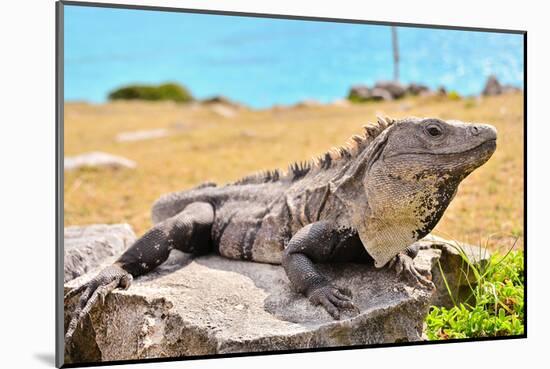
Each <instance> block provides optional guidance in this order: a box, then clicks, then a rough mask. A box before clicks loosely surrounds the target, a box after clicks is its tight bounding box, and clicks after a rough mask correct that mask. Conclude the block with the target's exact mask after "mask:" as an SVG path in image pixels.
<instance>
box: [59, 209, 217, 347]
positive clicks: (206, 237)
mask: <svg viewBox="0 0 550 369" xmlns="http://www.w3.org/2000/svg"><path fill="white" fill-rule="evenodd" d="M213 221H214V209H213V207H212V205H210V204H208V203H205V202H196V203H192V204H190V205H188V206H187V207H185V209H184V210H183V211H181V212H180V213H179V214H177V215H175V216H173V217H171V218H168V219H166V220H164V221H162V222H160V223H158V224H156V225H155V226H154V227H153V228H151V229H150V230H149V231H147V232H146V233H145V234H144V235H143V236H142V237H141V238H139V239H138V240H137V241H136V242H135V243H134V244H133V245H132V246H130V248H128V249H127V250H126V251H125V252H124V253H123V254H122V255H121V256H120V257H119V258H118V260H117V261H116V262H115V263H114V264H113V265H111V266H109V267H107V268H105V269H103V270H102V271H101V272H99V274H97V275H96V276H95V277H94V278H92V279H91V280H90V281H89V282H87V283H84V284H83V285H81V286H79V287H77V288H75V289H73V290H71V291H69V292H68V293H67V295H65V300H67V299H68V298H71V297H73V296H75V295H77V294H79V293H81V292H82V295H81V296H80V300H79V301H78V304H77V306H76V309H75V311H74V313H73V316H72V319H71V321H70V323H69V326H68V329H67V333H66V334H65V340H66V342H67V343H68V342H69V341H70V339H71V337H72V335H73V333H74V331H75V330H76V328H77V326H78V323H79V322H80V321H81V320H82V318H84V316H85V315H86V314H88V313H89V312H90V310H91V309H92V307H93V305H94V304H95V303H96V301H97V299H98V298H99V297H101V298H102V299H103V298H104V297H105V296H106V295H107V294H108V293H109V292H111V291H112V290H114V289H115V288H125V289H126V288H128V287H130V284H131V282H132V280H133V278H134V277H137V276H139V275H142V274H146V273H148V272H150V271H151V270H153V269H155V268H156V267H157V266H159V265H160V264H162V263H163V262H164V261H165V260H166V259H167V258H168V255H169V254H170V251H171V250H172V249H174V248H176V249H179V250H181V251H184V252H189V253H193V254H204V253H207V252H208V251H210V249H211V228H212V223H213Z"/></svg>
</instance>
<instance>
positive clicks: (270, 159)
mask: <svg viewBox="0 0 550 369" xmlns="http://www.w3.org/2000/svg"><path fill="white" fill-rule="evenodd" d="M225 110H227V108H225ZM225 110H224V111H220V109H219V108H215V107H212V106H204V105H178V104H175V103H168V102H162V103H150V102H116V103H107V104H101V105H91V104H86V103H67V104H66V105H65V132H64V135H65V156H71V155H76V154H81V153H85V152H89V151H104V152H107V153H111V154H115V155H120V156H124V157H126V158H128V159H131V160H134V161H135V162H136V163H137V168H136V169H118V170H116V169H92V168H86V169H80V170H76V171H71V172H65V183H64V190H65V219H64V222H65V225H66V226H67V225H77V224H78V225H84V224H91V223H121V222H127V223H130V224H131V225H132V226H133V227H134V230H135V231H136V233H137V234H142V233H143V232H145V231H146V230H147V229H148V228H149V227H150V226H151V220H150V208H151V204H152V203H153V201H154V200H155V199H157V198H158V197H159V196H160V195H162V194H164V193H167V192H172V191H177V190H183V189H186V188H189V187H192V186H195V185H197V184H199V183H201V182H203V181H206V180H212V181H215V182H218V183H225V182H229V181H234V180H236V179H239V178H240V177H242V176H244V175H247V174H250V173H251V172H255V171H259V170H262V169H274V168H286V166H287V164H288V163H290V162H292V161H295V160H304V159H309V158H311V157H312V156H314V155H318V154H321V153H323V152H325V151H326V150H327V149H329V148H331V147H332V146H338V145H341V144H343V143H344V142H345V141H346V140H347V139H348V138H349V137H350V136H351V135H353V134H354V133H360V132H361V131H362V128H361V126H362V125H364V124H366V123H368V122H369V121H374V120H375V119H376V115H387V116H390V117H392V118H402V117H406V116H410V115H414V116H430V117H439V118H443V119H460V120H465V121H475V122H485V123H490V124H493V125H494V126H496V127H497V129H498V131H499V138H498V148H497V151H496V153H495V154H494V156H493V157H492V158H491V160H490V161H489V162H488V163H487V164H485V165H484V166H483V167H481V168H480V169H478V170H477V171H476V172H474V173H473V174H472V175H471V176H470V177H468V178H467V179H466V180H465V181H464V182H463V184H462V185H461V187H460V189H459V192H458V194H457V196H456V198H455V200H454V202H453V203H452V204H451V206H450V207H449V209H448V210H447V212H446V213H445V215H444V217H443V219H442V220H441V222H440V223H439V225H438V226H437V228H436V229H435V231H434V233H435V234H438V235H441V236H443V237H446V238H449V239H456V240H461V241H466V242H469V243H473V244H477V243H479V242H480V241H481V242H482V243H485V242H486V241H487V240H488V239H490V241H489V246H490V247H491V248H492V249H495V248H497V249H502V248H504V249H506V248H507V247H509V246H510V245H511V244H512V243H513V240H514V239H515V238H518V240H519V241H518V246H519V247H522V245H523V207H524V203H523V191H524V183H523V162H524V157H523V95H521V94H509V95H501V96H496V97H487V98H476V99H451V98H448V97H424V98H407V99H405V100H399V101H392V102H380V103H366V104H353V105H351V106H337V105H323V106H302V107H285V108H273V109H268V110H248V109H240V110H234V111H232V112H230V113H231V114H227V112H226V111H225ZM158 128H164V129H167V130H168V132H169V133H170V135H169V136H167V137H163V138H156V139H151V140H146V141H135V142H117V140H116V139H115V138H116V136H117V134H119V133H122V132H132V131H138V130H153V129H158Z"/></svg>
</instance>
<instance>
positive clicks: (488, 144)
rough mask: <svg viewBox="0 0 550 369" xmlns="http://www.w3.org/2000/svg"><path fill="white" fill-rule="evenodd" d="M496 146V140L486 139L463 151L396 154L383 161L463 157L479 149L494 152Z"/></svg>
mask: <svg viewBox="0 0 550 369" xmlns="http://www.w3.org/2000/svg"><path fill="white" fill-rule="evenodd" d="M496 146H497V140H496V138H491V139H488V140H487V141H484V142H482V143H480V144H479V145H477V146H474V147H472V148H470V149H466V150H463V151H453V152H429V151H418V152H403V153H397V154H394V155H391V156H388V157H385V158H384V159H390V158H394V157H396V156H402V155H437V156H451V155H463V154H468V153H471V152H474V151H478V150H479V149H488V150H487V151H494V150H495V149H496Z"/></svg>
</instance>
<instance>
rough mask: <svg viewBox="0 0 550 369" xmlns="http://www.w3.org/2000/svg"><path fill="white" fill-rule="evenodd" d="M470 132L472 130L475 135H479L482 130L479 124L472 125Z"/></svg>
mask: <svg viewBox="0 0 550 369" xmlns="http://www.w3.org/2000/svg"><path fill="white" fill-rule="evenodd" d="M470 132H472V134H473V135H474V136H477V135H478V134H479V133H480V132H481V130H480V129H479V127H478V126H470Z"/></svg>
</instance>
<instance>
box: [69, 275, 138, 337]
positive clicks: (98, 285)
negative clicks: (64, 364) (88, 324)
mask: <svg viewBox="0 0 550 369" xmlns="http://www.w3.org/2000/svg"><path fill="white" fill-rule="evenodd" d="M122 279H124V287H125V288H128V287H129V285H130V283H131V281H132V278H131V275H130V274H128V272H126V271H125V270H124V269H122V268H120V267H119V266H116V265H112V266H110V267H107V268H105V269H103V270H102V271H101V272H100V273H99V274H98V275H96V276H95V277H94V278H92V279H91V280H90V281H88V282H86V283H84V284H83V285H81V286H79V287H77V288H74V289H72V290H71V291H69V292H68V293H67V294H66V295H65V296H64V298H65V301H66V300H67V299H69V298H71V297H73V296H75V295H77V294H78V293H80V292H81V291H84V292H83V293H82V295H81V296H80V300H79V301H78V303H77V306H76V308H75V310H74V312H73V316H72V318H71V321H70V322H69V326H68V328H67V333H66V334H65V341H66V343H67V344H69V343H70V342H71V339H72V336H73V334H74V332H75V330H76V329H77V327H80V329H82V328H83V318H84V317H85V316H86V315H87V314H89V313H90V311H91V310H92V308H93V307H94V305H95V303H96V302H97V300H98V298H101V303H102V304H105V298H106V296H107V295H108V294H109V293H110V292H111V291H112V290H114V289H115V288H117V287H118V286H119V284H120V282H121V280H122Z"/></svg>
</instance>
